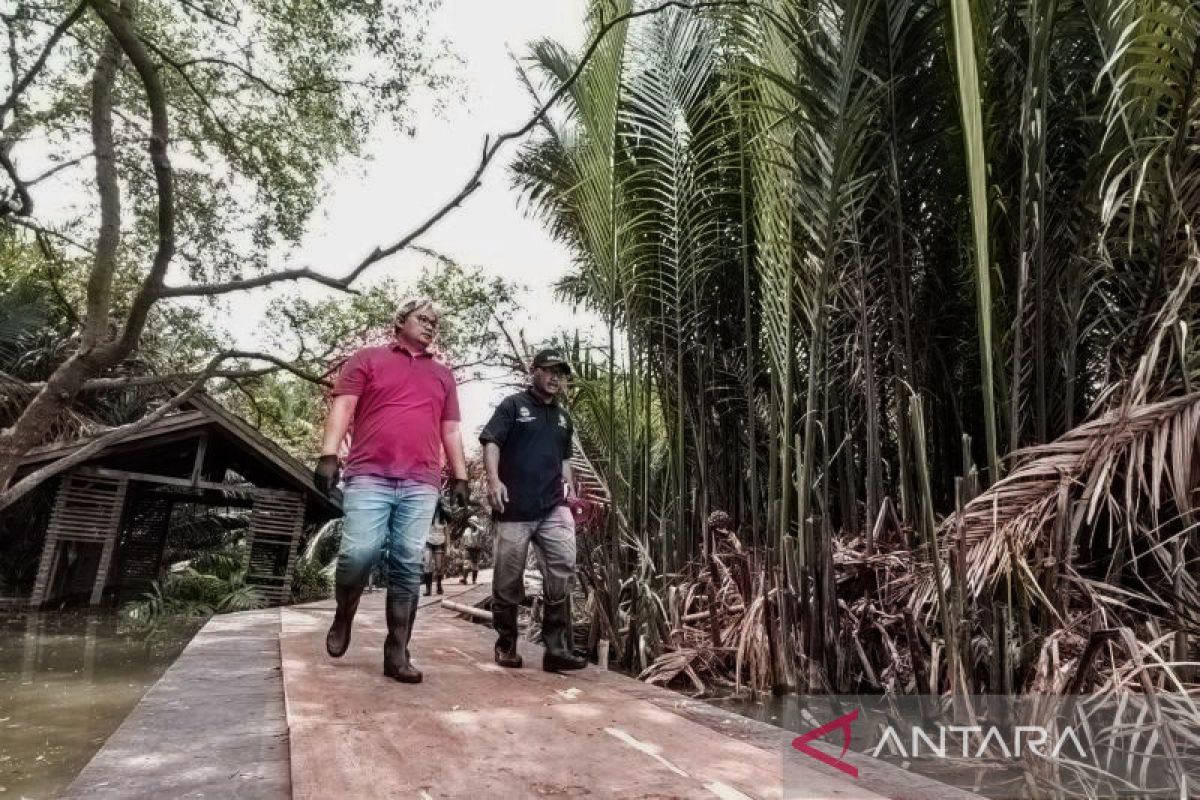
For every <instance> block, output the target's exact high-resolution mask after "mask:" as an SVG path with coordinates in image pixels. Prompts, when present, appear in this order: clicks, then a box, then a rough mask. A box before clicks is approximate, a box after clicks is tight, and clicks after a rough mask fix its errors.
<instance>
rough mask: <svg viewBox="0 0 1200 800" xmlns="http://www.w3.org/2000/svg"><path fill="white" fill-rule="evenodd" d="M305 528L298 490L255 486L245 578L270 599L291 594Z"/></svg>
mask: <svg viewBox="0 0 1200 800" xmlns="http://www.w3.org/2000/svg"><path fill="white" fill-rule="evenodd" d="M303 528H304V498H303V497H302V496H301V495H300V494H298V493H297V492H288V491H283V490H274V489H255V490H254V507H253V508H252V509H251V510H250V532H249V534H248V535H247V545H248V546H247V548H246V582H247V583H249V584H251V585H253V586H257V587H258V590H259V591H260V592H262V593H263V596H264V597H266V598H267V602H269V603H272V604H276V603H286V602H287V601H288V599H289V598H290V595H291V586H292V568H293V567H294V566H295V565H296V549H297V546H298V544H299V542H300V533H301V531H302V530H303Z"/></svg>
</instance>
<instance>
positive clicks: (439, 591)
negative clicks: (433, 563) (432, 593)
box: [434, 575, 442, 594]
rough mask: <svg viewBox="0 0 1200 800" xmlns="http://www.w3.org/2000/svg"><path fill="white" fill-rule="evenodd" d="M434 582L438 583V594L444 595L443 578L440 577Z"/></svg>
mask: <svg viewBox="0 0 1200 800" xmlns="http://www.w3.org/2000/svg"><path fill="white" fill-rule="evenodd" d="M434 580H436V581H437V593H438V594H442V576H441V575H438V576H437V577H436V578H434Z"/></svg>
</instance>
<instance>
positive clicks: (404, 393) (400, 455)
mask: <svg viewBox="0 0 1200 800" xmlns="http://www.w3.org/2000/svg"><path fill="white" fill-rule="evenodd" d="M333 393H334V395H343V394H352V395H357V396H358V405H356V406H355V408H354V422H353V423H352V425H351V433H350V455H349V457H348V458H347V459H346V466H345V470H344V474H345V475H346V476H347V477H350V476H353V475H378V476H380V477H383V478H403V479H407V480H416V481H421V482H422V483H428V484H431V485H433V486H438V485H440V483H441V474H442V423H443V422H446V421H458V420H459V419H460V416H459V411H458V387H457V386H456V384H455V382H454V374H453V373H452V372H451V371H450V368H449V367H447V366H446V365H445V364H443V363H441V362H440V361H437V360H435V359H434V358H433V354H432V353H429V352H425V353H417V354H413V353H412V352H410V351H409V350H408V348H407V347H405V346H404V345H402V344H399V343H394V344H391V345H383V346H381V347H364V348H363V349H362V350H359V351H358V352H357V353H355V354H354V355H352V356H350V358H349V360H347V361H346V363H345V364H344V365H343V366H342V371H341V373H340V374H339V375H338V379H337V384H336V385H335V386H334V387H333Z"/></svg>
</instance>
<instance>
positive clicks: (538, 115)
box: [158, 0, 749, 297]
mask: <svg viewBox="0 0 1200 800" xmlns="http://www.w3.org/2000/svg"><path fill="white" fill-rule="evenodd" d="M748 2H749V0H700V1H699V2H683V0H667V1H666V2H662V3H658V4H656V5H653V6H649V7H647V8H643V9H639V10H636V11H630V12H628V13H625V14H621V15H619V16H616V17H613V18H612V19H610V20H608V21H607V22H605V23H604V24H603V25H601V26H600V28H599V29H598V30H597V31H596V35H595V36H594V37H593V38H592V41H591V43H590V44H589V45H588V47H587V49H586V50H585V51H584V53H583V56H582V57H581V58H580V59H579V63H578V64H576V66H575V69H574V71H573V72H572V73H571V75H570V76H569V77H568V78H567V79H566V80H565V81H563V82H562V84H561V85H560V86H559V87H558V89H557V90H555V92H554V93H553V94H551V95H550V97H549V98H547V99H546V101H545V102H544V103H542V104H541V105H540V106H538V108H537V110H536V111H535V112H534V114H533V116H531V117H530V118H529V119H528V120H527V121H526V122H525V123H524V124H523V125H521V126H520V127H519V128H515V129H513V130H510V131H507V132H505V133H502V134H500V135H499V136H497V137H496V138H495V139H492V138H491V137H490V136H489V137H485V138H484V141H483V150H482V153H481V155H480V158H479V163H478V164H476V166H475V169H474V171H473V172H472V173H471V175H470V176H469V177H468V178H467V180H466V182H465V183H463V185H462V188H461V189H459V191H458V192H457V193H456V194H455V195H454V196H453V197H451V198H450V199H449V200H448V201H446V202H445V203H444V204H443V205H442V206H440V207H439V208H437V209H436V210H435V211H434V212H433V213H432V214H430V215H429V217H428V218H426V219H425V221H424V222H422V223H420V224H419V225H417V226H416V227H415V228H413V229H412V230H411V231H409V232H408V233H407V234H405V235H404V236H402V237H401V238H400V239H398V240H397V241H396V242H394V243H393V244H390V245H388V246H387V247H376V248H375V249H374V250H372V251H371V252H370V253H369V254H367V256H366V257H365V258H363V259H362V260H361V261H360V262H358V264H356V265H355V266H354V267H353V268H352V269H351V270H350V271H349V272H347V273H346V274H345V275H343V276H342V277H340V278H338V277H331V276H328V275H322V274H321V273H318V272H316V271H314V270H312V269H308V268H303V269H289V270H281V271H279V272H272V273H268V274H266V275H260V276H257V277H254V278H245V279H243V280H235V281H228V282H225V283H214V284H191V285H186V286H172V287H164V288H163V289H162V290H161V291H160V292H159V295H158V296H159V297H196V296H211V295H218V294H228V293H229V292H239V291H242V290H244V289H253V288H257V287H260V286H267V285H270V284H273V283H279V282H281V281H292V280H301V279H306V280H312V281H315V282H317V283H321V284H324V285H326V286H329V287H331V288H334V289H339V290H342V291H348V290H349V288H350V285H351V284H352V283H354V281H355V280H357V279H358V277H359V276H360V275H362V273H363V272H364V271H365V270H366V269H367V268H368V267H370V266H372V265H374V264H377V263H378V262H380V261H383V260H384V259H386V258H389V257H391V256H393V255H395V254H396V253H398V252H400V251H401V250H404V249H405V248H407V247H408V246H409V245H411V244H412V243H413V242H414V241H416V240H417V239H418V238H420V237H421V236H422V235H423V234H425V233H426V232H427V231H428V230H429V229H430V228H432V227H433V226H434V225H436V224H437V223H438V222H440V221H441V220H442V219H443V218H444V217H445V216H446V215H447V214H449V213H450V212H452V211H453V210H454V209H456V208H458V207H459V206H460V205H462V203H463V201H465V200H466V199H467V198H468V197H470V196H471V195H472V194H474V193H475V191H476V190H477V189H479V187H480V186H482V185H483V183H482V180H481V179H482V178H483V175H484V173H485V172H486V171H487V169H488V167H489V166H491V164H492V162H493V161H494V160H495V158H496V155H497V154H498V153H499V152H500V150H501V149H502V148H504V146H505V145H507V144H508V143H509V142H511V141H513V140H514V139H520V138H522V137H524V136H525V135H527V134H528V133H529V132H530V131H532V130H533V129H534V128H535V127H536V126H537V125H538V124H539V123H540V122H541V121H542V119H543V118H544V117H545V116H546V114H547V113H549V111H550V109H552V108H553V107H554V106H555V105H557V104H558V102H559V101H560V100H562V98H563V97H564V96H565V95H566V93H567V92H569V91H570V90H571V87H573V86H574V85H575V84H576V83H577V82H578V81H579V78H580V76H582V74H583V71H584V70H585V69H586V68H587V66H588V64H589V63H590V62H591V59H592V56H594V55H595V53H596V50H597V49H598V48H599V47H600V45H601V44H602V43H603V41H604V39H605V38H606V37H607V36H608V34H609V32H610V31H612V30H613V28H616V27H617V26H619V25H622V24H624V23H626V22H629V21H630V20H633V19H637V18H638V17H645V16H649V15H651V14H658V13H660V12H662V11H665V10H666V9H668V8H678V9H683V10H691V11H701V10H706V9H714V8H722V7H727V6H738V5H747V3H748Z"/></svg>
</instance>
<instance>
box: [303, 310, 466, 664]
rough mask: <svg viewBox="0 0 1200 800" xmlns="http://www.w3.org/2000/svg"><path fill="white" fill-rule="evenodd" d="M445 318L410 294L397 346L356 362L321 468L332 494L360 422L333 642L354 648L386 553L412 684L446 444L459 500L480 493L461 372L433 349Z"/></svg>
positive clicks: (320, 482) (348, 476)
mask: <svg viewBox="0 0 1200 800" xmlns="http://www.w3.org/2000/svg"><path fill="white" fill-rule="evenodd" d="M439 324H440V319H439V316H438V312H437V310H436V309H435V308H434V306H433V304H432V303H431V302H430V301H429V300H426V299H420V300H410V301H408V302H406V303H405V304H403V305H402V306H400V308H399V309H398V310H397V311H396V317H395V333H396V336H395V339H394V340H393V341H392V343H391V344H388V345H384V346H381V347H365V348H363V349H362V350H359V351H358V352H357V353H355V354H354V355H352V356H351V357H350V358H349V360H347V361H346V363H345V365H344V366H343V367H342V370H341V373H340V374H339V376H338V380H337V383H336V385H335V386H334V389H333V395H334V397H333V403H332V406H331V407H330V410H329V417H328V419H326V421H325V434H324V436H323V437H322V442H321V453H322V455H321V457H320V459H319V460H318V462H317V468H316V472H315V473H314V475H313V479H314V480H315V482H316V484H317V487H318V488H319V489H321V490H322V491H325V492H328V491H329V490H331V489H332V488H334V487H335V486H336V485H337V482H338V474H339V467H338V457H337V455H336V454H337V451H338V447H339V446H340V445H341V443H342V440H343V438H344V437H345V435H346V431H347V430H349V429H350V428H351V424H353V431H352V435H351V445H350V454H349V456H348V457H347V458H346V464H345V469H344V475H345V487H344V490H343V494H342V497H343V500H342V509H343V511H344V512H345V519H344V520H343V523H342V541H341V546H340V548H339V550H338V560H337V574H336V579H335V583H336V586H335V594H336V597H337V612H336V613H335V614H334V618H333V625H332V626H331V627H330V628H329V634H328V636H326V638H325V649H326V650H327V651H328V652H329V655H331V656H333V657H334V658H338V657H340V656H341V655H342V654H343V653H345V652H346V648H347V647H349V646H350V628H351V624H352V623H353V621H354V612H355V611H356V610H357V609H358V601H359V599H360V598H361V597H362V592H363V587H365V586H366V584H367V577H368V576H369V575H370V574H371V571H372V570H373V569H374V568H375V565H376V563H377V562H378V561H379V557H380V554H381V553H383V554H384V558H385V559H386V564H385V566H386V572H387V586H388V592H387V626H388V636H387V640H386V642H385V644H384V650H383V673H384V675H387V676H388V677H389V678H394V679H395V680H397V681H400V682H402V683H420V682H421V672H420V670H418V669H416V668H415V667H414V666H413V665H412V661H411V659H410V658H409V652H408V642H409V639H410V638H411V636H412V626H413V620H414V619H415V617H416V614H417V601H418V596H419V595H418V590H419V587H420V583H421V567H422V557H423V555H424V551H425V538H426V536H427V535H428V533H429V526H430V523H431V522H432V520H433V511H434V508H436V506H437V501H438V490H439V486H440V483H441V474H442V452H443V451H445V453H446V457H447V459H448V460H449V462H450V468H451V471H452V473H453V475H454V483H453V486H452V489H451V492H452V494H453V496H454V501H455V502H457V503H459V504H464V505H465V504H466V503H467V501H468V499H469V497H470V495H469V492H468V489H467V464H466V459H465V458H464V456H463V446H462V434H461V432H460V430H459V419H460V417H459V412H458V389H457V386H456V385H455V382H454V374H453V373H452V372H451V371H450V369H449V368H448V367H447V366H446V365H445V364H443V363H441V362H440V361H438V360H436V359H434V357H433V353H432V352H430V350H429V347H430V345H432V344H433V340H434V338H435V337H436V336H437V330H438V326H439Z"/></svg>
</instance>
